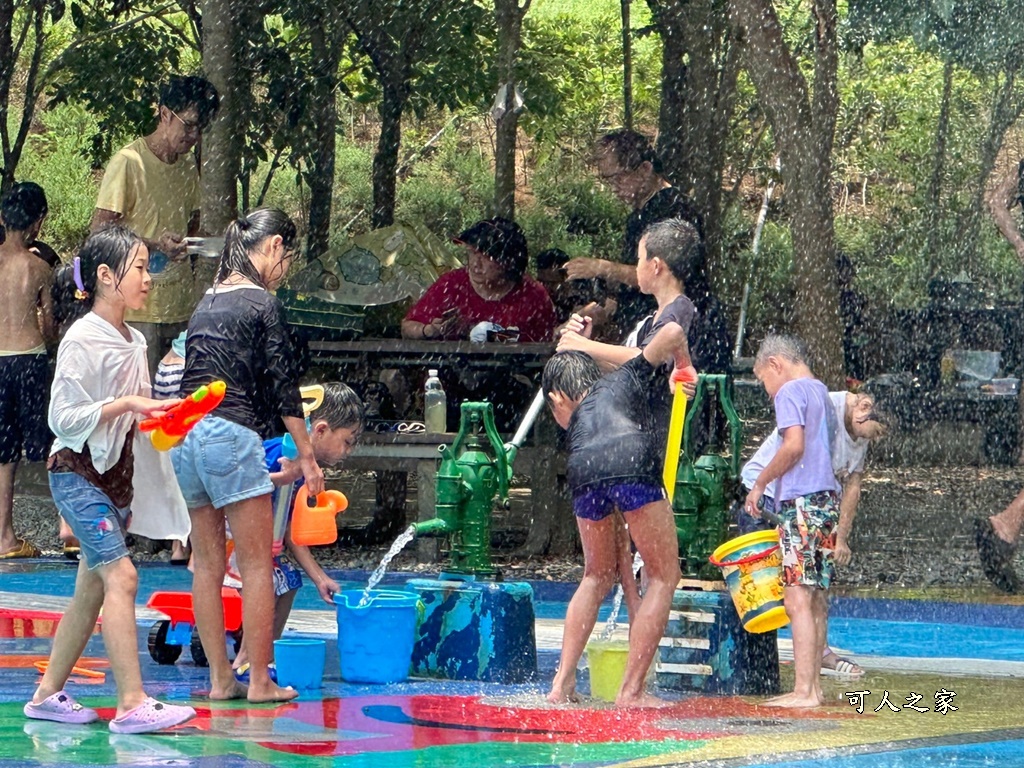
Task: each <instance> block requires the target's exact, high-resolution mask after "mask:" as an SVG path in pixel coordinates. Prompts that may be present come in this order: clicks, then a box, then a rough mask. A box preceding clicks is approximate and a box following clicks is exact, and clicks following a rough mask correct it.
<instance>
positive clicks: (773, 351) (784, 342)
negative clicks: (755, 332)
mask: <svg viewBox="0 0 1024 768" xmlns="http://www.w3.org/2000/svg"><path fill="white" fill-rule="evenodd" d="M769 357H780V358H782V359H783V360H788V361H789V362H791V363H804V364H805V365H806V364H807V360H808V355H807V345H806V344H804V342H803V340H802V339H800V338H798V337H796V336H789V335H786V334H781V333H771V334H768V335H767V336H765V337H764V341H762V342H761V346H760V347H758V348H757V357H755V358H754V367H755V368H760V367H761V366H762V365H764V364H765V363H766V362H768V358H769Z"/></svg>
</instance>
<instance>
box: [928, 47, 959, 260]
mask: <svg viewBox="0 0 1024 768" xmlns="http://www.w3.org/2000/svg"><path fill="white" fill-rule="evenodd" d="M952 93H953V62H952V60H950V59H947V60H946V65H945V66H944V67H943V68H942V100H941V101H940V102H939V119H938V123H937V124H936V126H935V151H934V152H933V154H932V172H931V175H930V176H929V178H928V192H927V194H926V195H925V199H926V200H927V201H928V206H927V208H926V209H925V222H924V227H925V233H926V234H927V238H928V239H927V241H926V243H925V250H926V253H927V254H928V264H929V268H928V272H929V275H930V277H933V278H934V277H935V276H936V275H938V273H939V258H938V254H939V222H940V220H941V215H940V214H941V211H942V178H943V176H945V174H946V141H947V139H948V137H949V113H950V102H951V96H952Z"/></svg>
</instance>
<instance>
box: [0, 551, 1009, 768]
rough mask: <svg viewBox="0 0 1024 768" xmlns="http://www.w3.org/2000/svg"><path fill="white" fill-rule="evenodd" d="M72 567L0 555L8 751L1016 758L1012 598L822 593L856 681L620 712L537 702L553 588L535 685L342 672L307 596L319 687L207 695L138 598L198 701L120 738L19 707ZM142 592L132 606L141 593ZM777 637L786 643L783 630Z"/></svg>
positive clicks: (157, 571) (101, 681)
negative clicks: (820, 700)
mask: <svg viewBox="0 0 1024 768" xmlns="http://www.w3.org/2000/svg"><path fill="white" fill-rule="evenodd" d="M69 571H70V572H73V569H67V568H54V567H52V566H49V565H47V566H39V565H33V564H24V563H22V564H18V565H17V566H2V567H0V585H2V587H3V589H4V590H7V591H3V592H0V652H2V655H0V667H2V668H3V669H2V672H0V674H2V679H3V681H4V685H3V687H2V689H0V764H2V765H4V766H22V765H24V766H36V765H49V766H72V765H74V766H107V765H162V766H225V767H227V768H231V767H233V766H279V767H283V768H288V767H289V766H360V767H362V766H373V768H389V767H391V766H394V767H396V768H397V767H399V766H410V767H411V766H416V767H417V768H433V767H435V766H438V767H439V766H472V767H473V768H484V767H485V766H554V765H558V766H562V765H575V766H667V765H701V766H741V765H742V766H748V765H750V766H753V765H766V766H767V765H774V766H779V765H782V766H812V765H826V764H827V765H829V766H840V768H860V767H861V766H863V767H864V768H867V767H868V766H871V767H872V768H874V767H875V766H893V767H894V768H895V766H901V767H902V766H945V765H951V764H955V765H957V766H958V767H959V768H963V766H968V767H973V766H982V765H996V766H999V768H1006V767H1007V766H1024V706H1022V705H1021V701H1022V700H1024V604H1022V603H1021V602H1020V601H1017V602H1014V601H1012V600H1007V599H1004V600H1002V601H1001V602H1002V604H1001V605H982V604H977V603H957V602H954V601H952V600H948V599H942V600H927V601H925V600H916V601H914V600H886V601H878V600H874V601H872V600H859V599H857V598H848V599H847V600H838V601H836V602H835V603H834V605H833V619H832V624H833V628H834V630H835V635H836V636H834V637H832V641H833V643H835V644H837V645H839V646H840V647H844V648H846V647H849V648H855V649H856V650H857V651H858V653H857V655H856V658H857V661H858V662H859V663H861V664H862V665H863V666H864V667H865V668H866V669H867V670H868V673H867V675H866V676H865V677H863V678H861V679H859V680H856V681H840V680H836V679H833V678H825V679H824V680H823V685H824V688H825V692H826V696H827V697H828V698H829V700H830V701H831V702H833V703H832V704H830V705H829V706H827V707H822V708H820V709H818V710H814V711H801V712H796V711H789V710H779V709H775V708H770V707H766V706H764V705H763V703H762V702H763V700H762V699H759V698H757V697H713V696H685V697H683V698H680V699H679V700H678V701H677V702H676V703H675V704H673V706H670V707H668V708H664V709H643V710H624V711H617V710H615V709H613V708H611V707H609V706H607V705H604V704H601V703H597V702H588V703H585V704H582V705H576V706H565V707H553V706H549V705H547V704H546V703H545V701H544V695H543V694H544V692H545V690H546V689H545V685H544V684H545V683H546V682H548V681H550V677H551V673H552V671H553V668H554V664H555V662H556V660H557V649H558V645H559V639H560V633H561V624H560V621H559V619H558V618H557V612H558V607H557V606H558V601H557V600H553V601H551V604H550V605H547V604H545V605H541V606H539V607H538V615H540V616H541V617H542V618H540V619H538V622H537V638H538V650H539V653H538V657H539V662H540V669H541V674H540V680H539V681H538V682H537V683H535V684H530V685H515V686H507V685H499V684H481V683H475V682H450V681H447V682H442V681H431V680H410V681H408V682H406V683H401V684H395V685H389V686H369V685H360V686H357V685H350V684H346V683H342V682H341V681H340V680H339V674H338V655H337V649H336V647H335V646H334V643H333V642H332V640H333V634H334V632H335V631H336V629H335V626H334V616H333V614H332V613H331V612H330V611H328V610H326V607H324V608H318V607H317V606H316V604H315V601H314V600H312V599H309V596H308V595H307V596H304V597H302V598H300V600H299V602H298V606H299V607H298V609H297V610H296V611H295V612H294V614H293V621H291V622H290V623H289V629H288V634H289V635H303V636H316V635H319V636H326V637H327V638H328V649H329V654H328V659H327V675H326V678H325V683H324V687H323V689H322V691H320V693H319V694H318V695H316V696H310V695H304V696H303V697H302V698H300V699H299V700H298V701H296V702H293V703H289V704H285V705H278V706H273V705H266V706H259V707H253V706H246V705H245V704H234V703H224V704H218V705H212V706H211V705H209V704H208V703H206V702H204V700H203V698H202V691H203V686H204V685H205V684H206V682H207V675H206V670H204V669H201V668H197V667H196V666H194V665H193V664H192V662H191V661H190V659H189V656H188V652H187V651H186V653H185V654H184V655H183V657H182V658H181V659H180V660H179V661H178V663H177V664H174V665H166V666H160V665H157V664H156V663H154V662H153V661H152V660H151V659H150V658H149V656H148V655H147V654H146V650H145V637H146V635H147V633H148V631H149V626H150V624H151V623H152V619H153V617H152V616H151V615H150V614H149V613H147V612H146V611H145V610H144V609H141V608H140V611H139V616H140V619H139V635H140V649H141V651H140V653H141V657H140V658H141V661H142V665H143V677H144V679H145V680H146V685H147V689H148V690H149V692H150V693H151V694H152V695H155V696H157V697H164V698H166V699H168V700H172V701H188V702H190V703H191V704H192V705H193V706H195V707H196V708H197V710H198V711H199V716H198V717H197V718H196V719H195V720H193V721H192V722H190V723H189V724H187V725H186V726H184V727H182V728H180V729H178V730H176V731H174V732H171V733H168V734H161V735H157V736H125V735H114V734H110V733H109V731H108V730H107V728H106V727H105V725H104V724H103V723H100V724H95V725H88V726H66V725H59V724H55V723H48V722H40V721H29V720H27V719H25V718H24V716H23V715H22V712H21V707H22V704H23V703H24V701H25V700H26V699H27V698H28V696H30V695H31V692H32V690H33V687H34V684H35V681H36V680H37V679H38V671H37V669H36V666H35V663H36V662H38V661H40V660H43V659H45V658H46V655H47V652H48V650H49V642H50V641H49V639H48V637H46V635H47V634H49V633H50V632H52V612H53V611H57V610H59V609H60V608H61V607H62V605H63V603H64V602H66V597H67V594H69V593H68V578H69V576H68V573H69ZM140 576H141V578H140V584H141V588H142V590H152V589H154V588H160V589H166V588H180V587H181V586H182V585H183V584H186V583H187V574H180V572H178V571H174V570H173V569H171V568H169V567H163V568H161V567H147V568H143V569H142V570H141V574H140ZM567 589H570V588H567ZM940 597H941V596H940ZM990 597H991V599H992V600H993V601H996V600H997V598H995V597H994V596H990ZM139 600H140V606H141V605H142V604H144V603H145V595H142V594H140V598H139ZM541 602H544V601H543V600H542V601H541ZM949 606H954V608H950V607H949ZM880 617H882V618H880ZM886 617H889V618H886ZM891 617H896V618H897V619H899V620H898V621H893V620H890V619H891ZM971 622H974V623H971ZM901 625H902V626H901ZM900 632H903V635H902V636H900V635H899V633H900ZM780 648H781V653H782V656H783V658H785V657H786V656H787V653H786V651H787V649H788V643H787V642H786V641H785V639H783V640H782V641H780ZM899 654H903V655H899ZM80 666H81V670H80V671H79V673H78V674H76V675H75V676H74V677H73V678H72V680H73V682H71V683H69V686H68V690H69V691H71V692H72V693H73V694H74V695H75V696H76V697H77V698H78V699H79V700H81V701H82V702H83V703H85V704H87V705H89V706H93V707H96V708H98V709H99V711H100V713H101V716H103V717H104V718H105V719H106V718H109V717H110V716H111V713H112V707H113V690H114V688H113V682H112V680H111V677H110V675H109V674H102V676H101V673H105V671H106V670H105V660H104V658H103V650H102V642H101V640H100V639H99V636H98V635H97V636H96V637H95V638H94V639H93V640H92V641H91V642H90V644H89V646H88V647H87V649H86V653H85V656H84V657H83V660H82V663H81V665H80ZM787 669H788V666H787V665H784V673H783V678H784V686H785V685H786V684H787V683H788V682H790V680H789V678H791V673H789V672H787V671H786V670H787ZM332 670H333V672H332ZM586 679H587V678H586V675H585V674H584V675H582V676H581V688H582V689H583V690H584V691H586V690H587V688H586ZM676 696H677V697H678V696H679V695H678V694H676Z"/></svg>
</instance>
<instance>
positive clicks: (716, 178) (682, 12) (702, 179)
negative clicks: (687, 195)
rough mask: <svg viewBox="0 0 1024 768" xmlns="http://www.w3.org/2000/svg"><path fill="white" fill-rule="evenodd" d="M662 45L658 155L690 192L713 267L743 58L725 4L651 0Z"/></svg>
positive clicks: (669, 174) (669, 175)
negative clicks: (729, 142) (700, 218)
mask: <svg viewBox="0 0 1024 768" xmlns="http://www.w3.org/2000/svg"><path fill="white" fill-rule="evenodd" d="M648 5H649V6H650V8H651V11H652V13H653V15H654V21H655V25H656V27H657V28H658V32H659V33H660V35H661V39H662V85H661V111H660V113H659V116H658V152H659V155H660V156H661V158H662V162H663V164H664V173H665V176H666V178H668V179H669V180H670V181H672V183H673V184H675V185H676V186H678V187H679V188H680V189H683V190H686V191H688V192H691V193H692V195H693V199H694V203H695V204H696V206H697V209H698V210H699V211H700V213H701V216H702V217H703V219H704V237H705V241H706V245H707V248H708V254H709V257H710V260H711V263H712V264H714V263H715V261H716V260H717V257H718V255H719V254H720V251H721V206H722V168H723V166H724V164H725V149H726V142H727V140H728V137H729V120H730V118H731V117H732V112H733V106H734V104H735V96H736V79H737V76H738V74H739V53H738V46H737V45H736V44H735V40H734V39H733V38H734V37H735V30H734V28H733V26H732V25H731V24H730V23H729V20H728V18H727V17H726V15H725V13H724V10H725V7H724V0H695V1H694V2H690V3H686V4H681V3H676V2H671V1H670V0H648Z"/></svg>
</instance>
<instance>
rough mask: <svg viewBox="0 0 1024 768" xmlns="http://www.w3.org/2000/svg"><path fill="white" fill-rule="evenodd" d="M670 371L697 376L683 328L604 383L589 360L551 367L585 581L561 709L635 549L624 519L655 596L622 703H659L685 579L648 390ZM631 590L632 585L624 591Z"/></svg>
mask: <svg viewBox="0 0 1024 768" xmlns="http://www.w3.org/2000/svg"><path fill="white" fill-rule="evenodd" d="M663 363H674V365H675V369H676V371H678V372H683V371H686V373H687V374H688V375H692V376H694V377H695V376H696V373H695V372H694V371H693V367H692V366H691V365H690V355H689V350H688V349H687V345H686V334H685V332H684V331H683V329H682V327H681V326H679V325H678V324H676V323H668V324H666V325H665V327H664V328H662V329H661V330H660V331H659V332H658V333H657V334H656V335H655V337H654V339H653V340H652V341H651V342H650V343H649V344H648V345H647V346H646V347H645V348H644V350H643V352H642V353H641V354H639V355H637V356H636V357H634V358H633V359H631V360H630V361H629V362H627V363H626V364H625V365H623V366H622V367H620V368H618V369H617V370H615V371H613V372H612V373H609V374H608V375H606V376H605V377H604V378H602V377H601V372H600V369H598V367H597V364H596V363H595V362H594V361H593V360H592V359H591V358H590V357H588V356H587V355H586V354H584V353H583V352H578V351H570V352H559V353H558V354H556V355H555V356H554V357H552V358H551V360H549V361H548V363H547V365H545V366H544V374H543V377H542V384H541V386H542V388H543V391H544V396H545V398H546V399H547V401H548V405H549V406H550V408H551V412H552V415H553V416H554V419H555V421H556V422H557V423H558V425H559V426H560V427H562V428H563V429H566V430H568V433H569V434H568V446H569V459H568V464H567V475H568V482H569V486H570V488H571V490H572V498H573V512H574V513H575V515H576V522H577V525H578V526H579V531H580V539H581V540H582V542H583V557H584V566H583V568H584V571H583V579H582V580H581V581H580V586H579V588H578V589H577V590H576V593H575V594H574V595H573V597H572V600H571V601H570V602H569V608H568V611H567V613H566V617H565V635H564V637H563V640H562V654H561V660H560V662H559V666H558V671H557V673H556V674H555V679H554V680H553V682H552V684H551V692H550V693H549V694H548V700H549V701H551V702H554V703H561V702H565V701H574V700H575V699H576V664H577V663H578V662H579V659H580V656H581V655H582V653H583V649H584V647H585V646H586V643H587V639H588V638H589V637H590V633H591V632H592V631H593V629H594V623H595V622H596V621H597V611H598V608H599V607H600V605H601V602H602V601H603V600H604V598H605V596H606V595H607V594H608V591H609V590H610V589H611V587H612V585H613V584H614V582H615V576H616V572H617V571H619V570H620V564H621V561H622V553H623V549H624V546H623V545H626V546H625V548H627V549H628V542H627V541H626V540H625V539H620V538H619V537H618V536H617V535H616V531H617V527H616V522H615V521H616V518H617V515H616V514H614V513H615V512H616V511H619V512H621V513H622V514H623V516H624V517H625V520H626V523H627V524H628V526H629V528H628V532H629V537H630V538H631V539H632V540H633V543H634V544H635V545H636V548H637V551H638V552H639V553H640V556H641V557H643V560H644V569H645V575H646V577H647V591H646V593H645V595H644V597H643V600H642V601H640V604H639V607H638V610H637V612H636V614H635V615H634V616H631V620H630V633H629V657H628V660H627V662H626V672H625V675H624V677H623V681H622V687H621V688H620V689H619V693H618V696H617V697H616V702H615V703H616V705H617V706H653V705H657V704H658V703H659V701H658V700H657V699H655V698H654V697H653V696H651V695H650V694H647V693H645V691H644V678H645V676H646V674H647V669H648V668H649V667H650V665H651V660H652V659H653V657H654V652H655V651H656V650H657V647H658V641H659V640H660V639H661V636H662V635H663V634H664V631H665V625H666V623H667V622H668V612H669V608H670V606H671V603H672V594H673V591H674V590H675V586H676V583H677V582H678V581H679V575H680V574H679V547H678V542H677V538H676V530H675V523H674V521H673V517H672V507H671V505H670V504H669V502H668V499H667V497H666V494H665V487H664V484H663V481H662V478H661V474H660V468H661V467H660V462H659V457H660V455H661V444H660V440H659V438H658V436H657V435H658V430H657V429H656V428H655V425H654V420H653V417H652V413H651V407H650V404H649V403H648V398H647V392H648V390H649V389H651V388H653V387H659V386H660V387H666V388H667V386H668V383H667V381H666V380H665V377H664V376H663V374H661V373H659V371H658V369H659V368H660V366H661V365H662V364H663ZM676 371H674V372H673V374H674V373H675V372H676ZM626 572H627V573H628V572H629V571H626ZM623 581H624V582H625V578H624V579H623ZM628 588H629V587H628V586H627V585H626V584H625V583H624V584H623V589H624V590H626V589H628ZM633 588H634V589H635V585H633Z"/></svg>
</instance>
